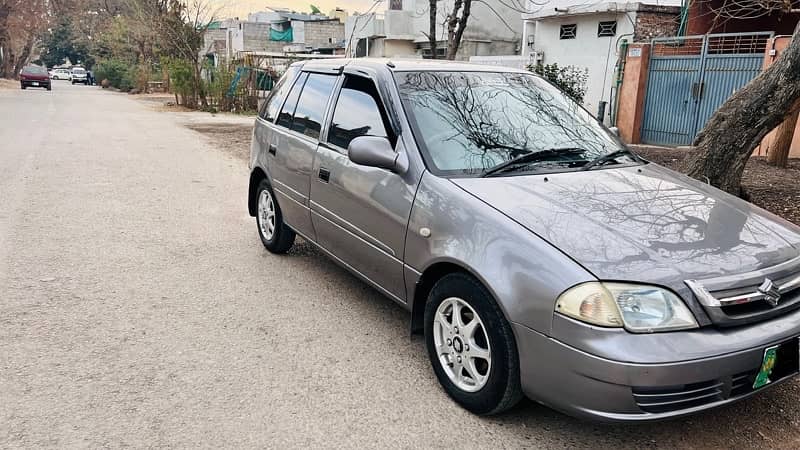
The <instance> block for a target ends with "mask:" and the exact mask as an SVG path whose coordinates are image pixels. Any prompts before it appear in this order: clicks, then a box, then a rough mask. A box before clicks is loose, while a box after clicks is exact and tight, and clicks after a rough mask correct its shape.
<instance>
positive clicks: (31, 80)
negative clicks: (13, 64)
mask: <svg viewBox="0 0 800 450" xmlns="http://www.w3.org/2000/svg"><path fill="white" fill-rule="evenodd" d="M19 84H20V86H21V87H22V89H26V88H28V87H43V88H46V89H47V90H48V91H49V90H50V88H51V85H50V74H49V73H47V69H45V68H44V67H39V66H25V67H23V68H22V71H21V72H20V73H19Z"/></svg>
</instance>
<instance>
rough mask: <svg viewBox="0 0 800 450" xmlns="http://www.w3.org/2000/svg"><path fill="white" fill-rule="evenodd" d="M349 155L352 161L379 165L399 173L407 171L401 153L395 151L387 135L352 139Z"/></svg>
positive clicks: (374, 165) (348, 148)
mask: <svg viewBox="0 0 800 450" xmlns="http://www.w3.org/2000/svg"><path fill="white" fill-rule="evenodd" d="M347 156H348V157H349V158H350V161H353V162H354V163H356V164H360V165H362V166H369V167H379V168H381V169H387V170H391V171H392V172H397V173H400V172H403V171H405V167H403V166H404V164H402V162H401V158H400V153H398V152H395V151H394V149H393V148H392V143H391V142H389V139H386V138H385V137H378V136H358V137H356V138H354V139H353V140H352V141H350V145H349V146H348V147H347Z"/></svg>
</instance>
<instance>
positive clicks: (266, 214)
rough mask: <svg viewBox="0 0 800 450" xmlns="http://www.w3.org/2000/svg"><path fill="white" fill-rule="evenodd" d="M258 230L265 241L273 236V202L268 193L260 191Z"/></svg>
mask: <svg viewBox="0 0 800 450" xmlns="http://www.w3.org/2000/svg"><path fill="white" fill-rule="evenodd" d="M258 218H259V221H258V229H259V231H261V235H262V236H263V237H264V239H266V240H268V241H269V240H272V236H274V235H275V202H274V201H273V200H272V195H271V194H270V193H269V191H267V190H266V189H265V190H262V191H261V194H259V196H258Z"/></svg>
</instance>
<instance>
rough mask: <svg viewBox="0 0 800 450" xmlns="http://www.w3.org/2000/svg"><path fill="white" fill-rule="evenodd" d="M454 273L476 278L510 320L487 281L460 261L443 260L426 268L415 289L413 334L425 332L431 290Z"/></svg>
mask: <svg viewBox="0 0 800 450" xmlns="http://www.w3.org/2000/svg"><path fill="white" fill-rule="evenodd" d="M452 273H462V274H465V275H467V276H469V277H472V278H474V279H475V280H476V281H477V282H478V283H480V284H481V285H483V287H484V288H486V290H487V291H488V292H489V294H490V295H491V296H492V298H494V300H495V302H496V303H497V305H498V306H499V307H500V310H501V311H502V312H503V315H504V316H506V320H508V314H507V313H506V310H505V307H504V306H503V304H502V302H500V301H499V299H498V298H497V295H495V292H494V290H493V289H492V287H491V286H490V285H489V284H488V283H487V282H486V280H485V279H483V277H481V276H479V275H478V274H477V273H476V272H475V271H474V270H472V269H471V268H470V267H469V266H468V265H466V264H464V263H462V262H460V261H453V260H449V259H448V260H441V261H436V262H434V263H432V264H430V265H429V266H428V267H426V268H425V270H423V271H422V274H421V275H420V277H419V279H418V280H417V283H416V285H415V287H414V295H413V298H412V303H411V333H412V334H422V332H423V331H424V321H425V303H426V302H427V301H428V294H430V292H431V289H433V286H434V285H436V282H437V281H439V280H441V279H442V278H444V277H445V276H447V275H450V274H452Z"/></svg>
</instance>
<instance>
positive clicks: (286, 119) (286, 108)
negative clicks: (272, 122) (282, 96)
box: [278, 73, 308, 128]
mask: <svg viewBox="0 0 800 450" xmlns="http://www.w3.org/2000/svg"><path fill="white" fill-rule="evenodd" d="M306 78H308V74H307V73H303V74H301V75H300V78H298V79H297V81H295V83H294V86H292V90H291V91H289V95H288V96H287V97H286V102H285V103H284V104H283V108H282V109H281V113H280V114H278V125H280V126H282V127H286V128H289V127H291V126H292V118H293V117H294V110H295V108H297V100H299V99H300V91H302V90H303V85H304V84H305V83H306Z"/></svg>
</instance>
